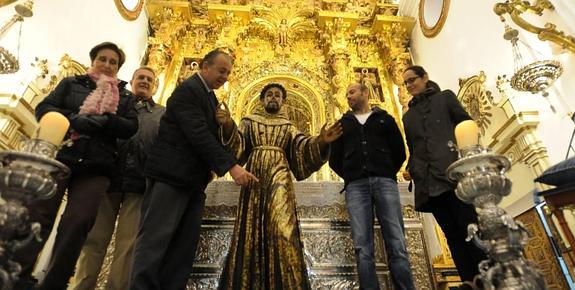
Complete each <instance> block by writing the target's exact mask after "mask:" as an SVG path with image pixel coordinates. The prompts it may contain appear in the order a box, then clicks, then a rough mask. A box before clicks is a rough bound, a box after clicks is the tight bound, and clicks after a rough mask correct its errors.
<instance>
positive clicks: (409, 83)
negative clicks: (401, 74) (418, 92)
mask: <svg viewBox="0 0 575 290" xmlns="http://www.w3.org/2000/svg"><path fill="white" fill-rule="evenodd" d="M418 78H421V77H420V76H414V77H410V78H408V79H406V80H405V81H404V82H403V84H404V85H406V86H407V85H411V84H413V83H414V82H415V80H417V79H418Z"/></svg>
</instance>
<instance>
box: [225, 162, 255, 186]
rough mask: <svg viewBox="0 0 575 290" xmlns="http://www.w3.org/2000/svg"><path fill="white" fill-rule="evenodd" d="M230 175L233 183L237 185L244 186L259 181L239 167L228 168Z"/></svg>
mask: <svg viewBox="0 0 575 290" xmlns="http://www.w3.org/2000/svg"><path fill="white" fill-rule="evenodd" d="M229 172H230V175H231V176H232V178H233V179H234V182H235V183H236V184H237V185H241V186H246V185H248V184H250V182H259V181H260V180H259V179H258V178H257V177H255V176H254V175H253V174H251V173H250V172H249V171H247V170H245V169H244V168H243V167H241V166H239V165H237V164H236V165H234V166H233V167H232V168H230V171H229Z"/></svg>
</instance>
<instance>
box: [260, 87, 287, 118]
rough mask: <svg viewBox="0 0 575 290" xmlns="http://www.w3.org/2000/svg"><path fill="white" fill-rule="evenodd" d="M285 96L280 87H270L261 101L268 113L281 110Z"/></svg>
mask: <svg viewBox="0 0 575 290" xmlns="http://www.w3.org/2000/svg"><path fill="white" fill-rule="evenodd" d="M283 100H284V96H283V93H282V91H281V90H280V89H279V88H270V89H268V90H267V91H266V93H265V94H264V97H263V98H262V99H261V102H262V104H263V106H264V108H265V109H266V111H267V112H268V113H272V114H275V113H277V112H279V110H280V109H281V107H282V105H283Z"/></svg>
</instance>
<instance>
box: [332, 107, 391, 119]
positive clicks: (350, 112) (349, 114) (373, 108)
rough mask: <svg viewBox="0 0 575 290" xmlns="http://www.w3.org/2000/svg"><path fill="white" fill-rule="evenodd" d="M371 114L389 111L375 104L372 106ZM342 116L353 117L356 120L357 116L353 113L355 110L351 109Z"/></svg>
mask: <svg viewBox="0 0 575 290" xmlns="http://www.w3.org/2000/svg"><path fill="white" fill-rule="evenodd" d="M371 114H372V115H381V114H387V112H386V111H385V110H383V109H381V108H380V107H378V106H374V107H372V108H371ZM341 118H342V119H353V120H355V116H354V114H353V111H351V110H350V111H347V112H346V113H345V114H343V116H342V117H341Z"/></svg>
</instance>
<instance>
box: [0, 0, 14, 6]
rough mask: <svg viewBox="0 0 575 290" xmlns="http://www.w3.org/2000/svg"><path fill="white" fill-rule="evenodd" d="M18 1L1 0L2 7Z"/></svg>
mask: <svg viewBox="0 0 575 290" xmlns="http://www.w3.org/2000/svg"><path fill="white" fill-rule="evenodd" d="M16 1H17V0H0V7H3V6H7V5H10V4H12V3H14V2H16Z"/></svg>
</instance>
